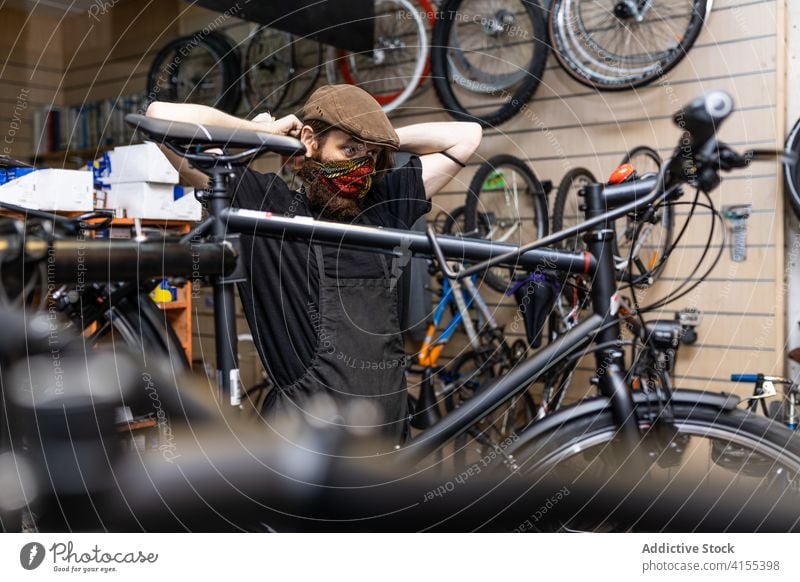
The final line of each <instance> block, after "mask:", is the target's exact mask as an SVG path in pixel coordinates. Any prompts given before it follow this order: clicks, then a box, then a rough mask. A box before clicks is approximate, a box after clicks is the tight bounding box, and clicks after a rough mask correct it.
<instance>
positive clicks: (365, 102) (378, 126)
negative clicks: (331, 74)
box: [302, 85, 400, 150]
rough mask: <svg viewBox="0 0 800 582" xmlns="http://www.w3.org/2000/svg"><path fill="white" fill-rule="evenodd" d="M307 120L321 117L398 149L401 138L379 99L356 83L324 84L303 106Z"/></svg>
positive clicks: (371, 141) (350, 132) (361, 136)
mask: <svg viewBox="0 0 800 582" xmlns="http://www.w3.org/2000/svg"><path fill="white" fill-rule="evenodd" d="M302 115H303V121H304V122H306V123H307V122H309V121H310V120H312V119H318V120H319V121H323V122H325V123H327V124H329V125H333V126H334V127H337V128H339V129H341V130H343V131H346V132H347V133H349V134H351V135H354V136H355V137H357V138H358V139H360V140H362V141H365V142H368V143H374V144H377V145H381V146H384V147H388V148H391V149H393V150H397V149H398V147H399V146H400V139H399V138H398V137H397V132H396V131H395V130H394V128H393V127H392V124H391V123H389V118H388V117H386V114H385V113H384V112H383V109H381V106H380V105H379V104H378V102H377V101H376V100H375V98H374V97H373V96H372V95H370V94H369V93H367V92H366V91H364V90H363V89H361V88H360V87H356V86H355V85H323V86H322V87H320V88H319V89H317V90H316V91H314V92H313V93H312V94H311V97H309V98H308V101H306V104H305V105H304V106H303V114H302Z"/></svg>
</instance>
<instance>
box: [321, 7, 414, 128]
mask: <svg viewBox="0 0 800 582" xmlns="http://www.w3.org/2000/svg"><path fill="white" fill-rule="evenodd" d="M425 22H426V20H423V18H422V15H420V13H419V10H418V9H417V8H415V7H414V5H413V4H411V2H409V1H408V0H376V2H375V19H374V26H375V46H374V47H373V49H372V50H371V51H369V52H368V53H347V52H345V51H341V50H336V49H329V51H328V57H327V62H326V71H327V74H328V81H329V82H331V83H334V82H336V81H337V80H338V79H340V78H341V79H342V81H343V82H345V83H348V84H350V85H357V86H359V87H361V88H362V89H364V90H365V91H367V92H369V93H370V94H371V95H372V96H373V97H375V99H376V100H377V101H378V103H380V104H381V106H382V107H383V110H384V111H385V112H387V113H388V112H389V111H392V110H394V109H396V108H397V107H399V106H400V105H402V104H403V103H405V101H407V100H408V99H409V97H411V95H412V94H413V93H414V91H415V90H416V89H417V87H418V86H419V84H420V83H421V82H422V78H423V75H424V73H425V69H426V65H427V61H428V39H427V33H426V30H425Z"/></svg>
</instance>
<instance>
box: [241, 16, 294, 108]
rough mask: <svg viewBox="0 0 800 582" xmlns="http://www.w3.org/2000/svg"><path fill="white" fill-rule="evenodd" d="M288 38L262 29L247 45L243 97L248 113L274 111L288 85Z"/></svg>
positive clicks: (291, 61)
mask: <svg viewBox="0 0 800 582" xmlns="http://www.w3.org/2000/svg"><path fill="white" fill-rule="evenodd" d="M291 43H292V36H291V35H290V34H289V33H286V32H282V31H279V30H275V29H272V28H269V27H266V26H262V27H259V28H258V30H256V31H255V32H254V33H253V35H252V37H251V38H250V42H249V43H247V51H246V53H245V70H244V97H245V101H246V103H247V106H248V108H249V109H250V111H261V110H266V111H276V110H277V109H278V108H279V107H280V105H281V103H282V102H283V99H284V97H285V96H286V93H287V91H288V89H289V85H290V84H291V82H292V70H293V69H294V62H293V55H292V47H291Z"/></svg>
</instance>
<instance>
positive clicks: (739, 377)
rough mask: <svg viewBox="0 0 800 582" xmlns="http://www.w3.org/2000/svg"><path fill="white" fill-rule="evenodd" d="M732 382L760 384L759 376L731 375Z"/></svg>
mask: <svg viewBox="0 0 800 582" xmlns="http://www.w3.org/2000/svg"><path fill="white" fill-rule="evenodd" d="M731 382H758V374H731Z"/></svg>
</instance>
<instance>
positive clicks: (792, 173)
mask: <svg viewBox="0 0 800 582" xmlns="http://www.w3.org/2000/svg"><path fill="white" fill-rule="evenodd" d="M785 147H786V150H787V151H790V152H793V153H794V154H800V119H799V120H797V121H796V122H795V124H794V127H793V128H792V131H790V132H789V137H787V138H786V146H785ZM783 184H784V188H785V190H786V193H787V195H788V196H789V202H790V203H791V205H792V210H794V213H795V216H797V217H798V219H800V164H784V165H783Z"/></svg>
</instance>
